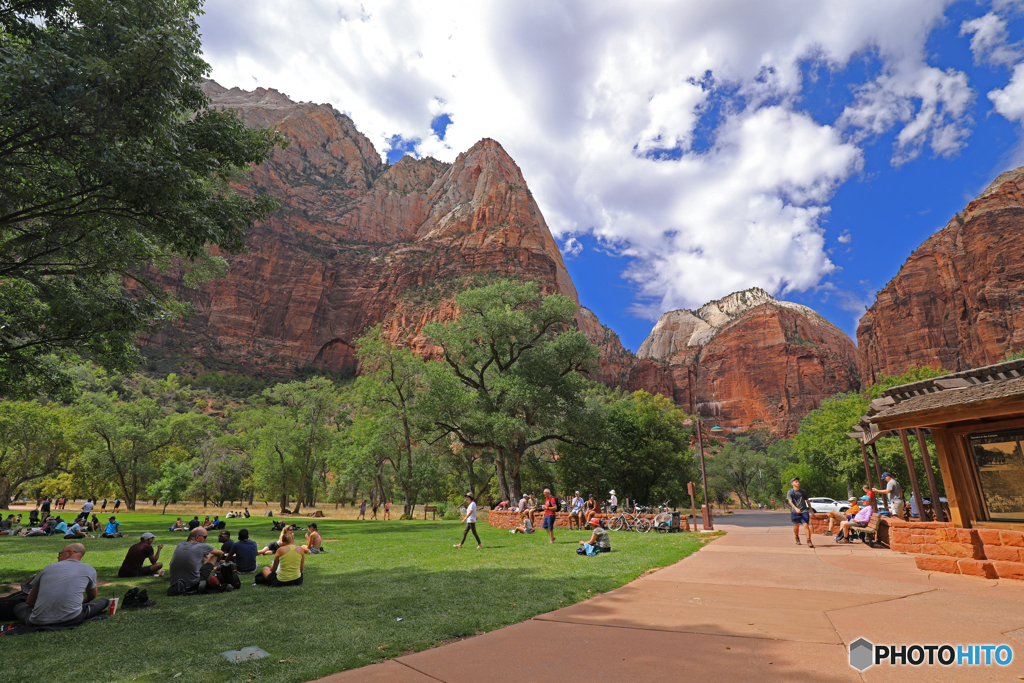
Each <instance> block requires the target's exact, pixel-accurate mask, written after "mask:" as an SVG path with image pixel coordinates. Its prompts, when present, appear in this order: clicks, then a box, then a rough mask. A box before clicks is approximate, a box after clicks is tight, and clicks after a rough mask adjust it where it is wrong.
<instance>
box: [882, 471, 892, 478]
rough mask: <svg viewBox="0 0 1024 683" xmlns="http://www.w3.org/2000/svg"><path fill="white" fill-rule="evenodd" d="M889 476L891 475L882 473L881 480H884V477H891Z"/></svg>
mask: <svg viewBox="0 0 1024 683" xmlns="http://www.w3.org/2000/svg"><path fill="white" fill-rule="evenodd" d="M891 476H892V475H891V474H889V473H888V472H882V479H885V478H886V477H891Z"/></svg>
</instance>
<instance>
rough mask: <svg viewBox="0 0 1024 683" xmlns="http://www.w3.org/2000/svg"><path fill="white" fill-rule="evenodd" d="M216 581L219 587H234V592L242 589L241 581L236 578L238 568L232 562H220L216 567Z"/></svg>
mask: <svg viewBox="0 0 1024 683" xmlns="http://www.w3.org/2000/svg"><path fill="white" fill-rule="evenodd" d="M217 580H218V581H220V585H221V586H234V588H235V590H238V589H239V588H241V587H242V579H241V578H239V576H238V567H237V566H236V565H235V563H234V562H222V563H221V564H220V566H218V567H217Z"/></svg>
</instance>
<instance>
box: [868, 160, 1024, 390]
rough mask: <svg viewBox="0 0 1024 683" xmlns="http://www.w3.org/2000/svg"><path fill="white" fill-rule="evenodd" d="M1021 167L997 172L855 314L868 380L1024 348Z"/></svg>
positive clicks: (961, 364) (973, 363)
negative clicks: (868, 305)
mask: <svg viewBox="0 0 1024 683" xmlns="http://www.w3.org/2000/svg"><path fill="white" fill-rule="evenodd" d="M1022 236H1024V167H1021V168H1018V169H1015V170H1013V171H1008V172H1006V173H1004V174H1002V175H1000V176H999V177H998V178H996V180H995V181H994V182H993V183H992V184H991V185H989V187H988V188H987V189H986V190H985V191H984V192H983V193H982V194H981V195H980V196H979V197H978V198H977V199H975V200H974V201H972V202H971V203H970V204H968V205H967V207H966V208H965V209H964V210H963V211H962V212H961V213H959V214H957V215H956V216H954V217H953V219H952V220H951V221H950V222H949V223H948V224H947V225H946V227H944V228H943V229H942V230H940V231H939V232H937V233H935V234H934V235H932V236H931V237H930V238H928V239H927V240H926V241H925V242H924V244H922V245H921V246H920V247H918V249H917V250H916V251H915V252H914V253H913V254H911V255H910V257H909V258H908V259H907V262H906V263H905V264H903V267H902V268H900V271H899V273H897V274H896V277H894V278H893V279H892V280H891V281H890V282H889V284H888V285H886V286H885V288H884V289H883V290H882V291H880V292H879V293H878V296H877V297H876V299H875V303H874V304H873V305H872V306H871V308H870V309H868V311H867V312H866V313H865V314H864V317H862V318H861V319H860V325H859V326H858V328H857V342H858V345H859V347H860V353H861V360H860V367H861V376H862V377H863V378H864V381H865V382H868V381H872V380H874V379H875V378H876V377H877V376H878V375H880V374H886V375H893V374H900V373H902V372H903V371H905V370H906V369H907V368H909V367H911V366H929V367H933V368H939V367H943V368H946V369H948V370H966V369H968V368H972V367H978V366H980V365H988V364H990V363H995V362H998V361H1000V360H1002V359H1003V358H1005V357H1006V356H1007V355H1008V354H1010V353H1014V352H1017V351H1019V350H1021V349H1024V240H1022V239H1021V238H1022Z"/></svg>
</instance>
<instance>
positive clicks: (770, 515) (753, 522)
mask: <svg viewBox="0 0 1024 683" xmlns="http://www.w3.org/2000/svg"><path fill="white" fill-rule="evenodd" d="M715 523H716V524H732V525H735V526H741V527H761V528H764V527H770V526H790V521H789V513H788V512H759V511H756V510H737V511H736V512H733V513H732V514H731V515H715ZM698 526H699V525H698Z"/></svg>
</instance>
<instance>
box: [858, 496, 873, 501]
mask: <svg viewBox="0 0 1024 683" xmlns="http://www.w3.org/2000/svg"><path fill="white" fill-rule="evenodd" d="M860 499H861V500H871V499H870V498H868V497H867V496H861V497H860Z"/></svg>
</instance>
